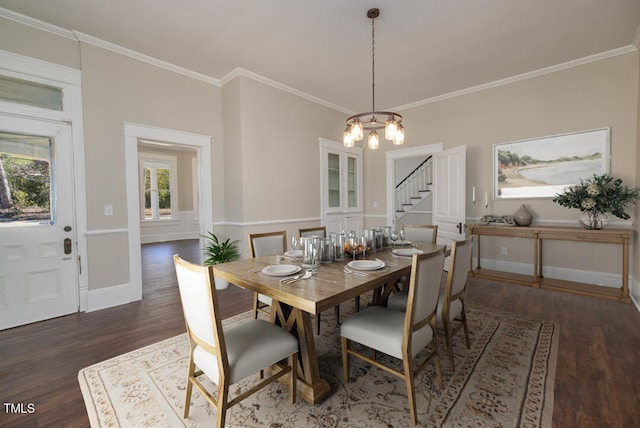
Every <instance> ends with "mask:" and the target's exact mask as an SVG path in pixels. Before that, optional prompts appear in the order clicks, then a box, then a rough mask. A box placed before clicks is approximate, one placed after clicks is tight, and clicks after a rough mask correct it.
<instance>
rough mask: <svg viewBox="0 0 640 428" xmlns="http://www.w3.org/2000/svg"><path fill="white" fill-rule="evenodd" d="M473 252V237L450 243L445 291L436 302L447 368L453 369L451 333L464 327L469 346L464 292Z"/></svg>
mask: <svg viewBox="0 0 640 428" xmlns="http://www.w3.org/2000/svg"><path fill="white" fill-rule="evenodd" d="M472 253H473V238H469V239H466V240H464V241H454V242H453V243H452V244H451V259H450V262H449V271H448V273H447V284H446V286H445V291H444V293H443V294H441V295H440V301H439V302H438V319H437V321H438V325H439V326H442V331H443V333H444V336H445V339H446V341H447V354H448V356H449V368H450V369H451V371H452V372H453V371H455V363H454V362H453V335H454V334H455V333H456V332H457V331H458V330H460V328H463V329H464V338H465V344H466V345H467V349H469V348H470V347H471V343H470V342H469V327H468V326H467V313H466V311H465V309H464V293H465V290H466V288H467V279H468V277H469V269H470V268H471V256H472Z"/></svg>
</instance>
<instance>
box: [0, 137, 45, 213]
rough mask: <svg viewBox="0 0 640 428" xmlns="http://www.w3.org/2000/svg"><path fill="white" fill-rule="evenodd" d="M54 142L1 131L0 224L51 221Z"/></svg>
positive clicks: (43, 138)
mask: <svg viewBox="0 0 640 428" xmlns="http://www.w3.org/2000/svg"><path fill="white" fill-rule="evenodd" d="M52 149H53V142H52V141H51V140H50V139H49V138H48V137H41V136H38V135H18V134H11V133H5V132H0V224H5V223H16V222H19V223H27V222H28V223H34V222H35V223H40V222H44V223H48V222H49V221H51V220H52V212H51V208H52V203H51V194H52V187H51V178H52V177H51V168H50V167H51V158H52V151H53V150H52Z"/></svg>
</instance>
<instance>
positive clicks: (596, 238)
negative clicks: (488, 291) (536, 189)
mask: <svg viewBox="0 0 640 428" xmlns="http://www.w3.org/2000/svg"><path fill="white" fill-rule="evenodd" d="M467 227H468V228H469V231H470V233H471V234H472V235H476V236H477V241H478V257H477V260H478V265H477V267H476V268H475V269H473V266H472V269H471V273H472V275H473V276H476V277H478V278H487V279H494V280H498V281H507V282H513V283H516V284H521V285H528V286H531V287H534V288H546V289H551V290H560V291H565V292H569V293H575V294H581V295H586V296H592V297H599V298H602V299H608V300H615V301H619V302H623V303H631V299H630V298H629V241H630V239H631V233H632V231H631V229H603V230H587V229H584V228H580V227H559V226H528V227H507V226H485V225H479V224H472V225H468V226H467ZM483 235H484V236H494V237H509V238H529V239H531V240H532V244H533V275H523V274H518V273H511V272H502V271H496V270H490V269H482V267H481V265H480V260H481V257H480V237H481V236H483ZM545 239H547V240H557V241H579V242H595V243H601V244H619V245H622V263H621V264H622V266H621V267H622V284H621V287H620V288H617V287H606V286H600V285H595V284H585V283H581V282H573V281H565V280H560V279H553V278H544V277H543V276H542V241H543V240H545Z"/></svg>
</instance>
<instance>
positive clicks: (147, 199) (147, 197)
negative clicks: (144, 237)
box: [144, 190, 153, 220]
mask: <svg viewBox="0 0 640 428" xmlns="http://www.w3.org/2000/svg"><path fill="white" fill-rule="evenodd" d="M144 218H145V219H146V220H149V219H152V218H153V213H152V212H151V191H149V190H146V191H145V192H144Z"/></svg>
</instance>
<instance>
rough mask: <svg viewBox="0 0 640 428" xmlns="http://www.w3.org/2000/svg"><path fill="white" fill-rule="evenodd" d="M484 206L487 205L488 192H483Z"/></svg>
mask: <svg viewBox="0 0 640 428" xmlns="http://www.w3.org/2000/svg"><path fill="white" fill-rule="evenodd" d="M484 206H485V207H488V206H489V193H487V192H484Z"/></svg>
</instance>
